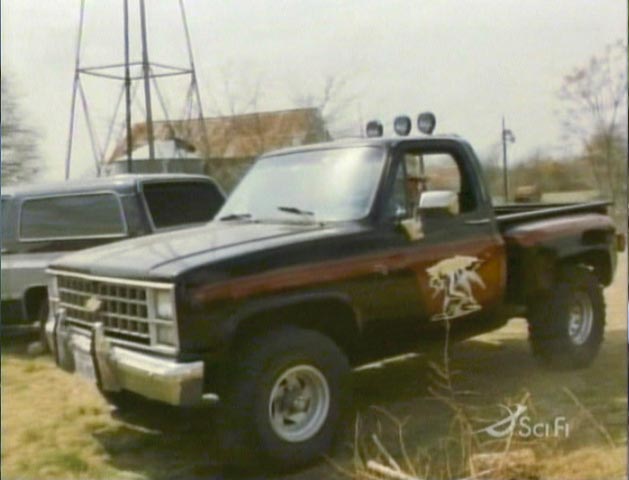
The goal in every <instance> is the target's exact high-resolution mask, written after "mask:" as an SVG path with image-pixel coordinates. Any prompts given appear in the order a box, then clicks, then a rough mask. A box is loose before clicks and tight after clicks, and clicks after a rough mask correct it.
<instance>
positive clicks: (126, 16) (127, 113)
mask: <svg viewBox="0 0 629 480" xmlns="http://www.w3.org/2000/svg"><path fill="white" fill-rule="evenodd" d="M124 94H125V126H126V130H127V173H132V172H133V138H132V137H131V73H130V70H129V0H124Z"/></svg>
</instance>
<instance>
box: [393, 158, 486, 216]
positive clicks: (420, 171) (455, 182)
mask: <svg viewBox="0 0 629 480" xmlns="http://www.w3.org/2000/svg"><path fill="white" fill-rule="evenodd" d="M405 160H406V164H407V167H406V168H407V171H408V172H409V173H408V175H409V177H415V178H417V184H418V191H419V193H420V194H421V193H422V192H428V191H431V190H448V191H451V192H454V193H456V194H457V196H458V198H459V210H460V212H461V213H464V212H469V211H471V210H474V208H475V207H476V202H475V199H474V196H473V195H470V194H469V191H470V190H469V186H468V185H467V182H466V177H465V175H463V173H462V170H461V167H460V165H459V163H458V162H457V160H456V159H455V158H454V157H453V156H452V155H451V154H450V153H447V152H427V153H421V154H419V153H409V154H407V155H406V158H405Z"/></svg>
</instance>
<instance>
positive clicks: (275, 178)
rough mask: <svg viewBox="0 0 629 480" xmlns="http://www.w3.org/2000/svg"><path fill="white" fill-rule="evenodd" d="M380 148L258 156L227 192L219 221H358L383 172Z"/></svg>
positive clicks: (364, 212)
mask: <svg viewBox="0 0 629 480" xmlns="http://www.w3.org/2000/svg"><path fill="white" fill-rule="evenodd" d="M384 161H385V155H384V150H383V149H382V148H380V147H351V148H335V149H325V150H323V149H322V150H313V151H306V152H296V153H291V154H284V155H277V156H269V157H264V158H262V159H260V160H258V161H257V162H256V163H255V164H254V166H253V167H252V168H251V170H249V172H248V173H247V175H246V176H245V177H244V178H243V180H242V181H241V182H240V184H239V185H238V186H237V187H236V189H235V190H234V192H233V193H232V194H231V196H230V197H229V199H228V200H227V203H226V204H225V206H224V207H223V209H222V210H221V211H220V212H219V213H218V215H217V218H218V219H219V220H223V221H228V220H235V219H254V220H265V219H286V218H290V217H295V215H301V216H303V217H304V218H311V219H313V220H315V221H321V222H334V221H347V220H357V219H360V218H363V217H365V216H366V215H367V213H368V212H369V209H370V207H371V203H372V201H373V198H374V196H375V192H376V189H377V186H378V182H379V180H380V176H381V174H382V169H383V166H384Z"/></svg>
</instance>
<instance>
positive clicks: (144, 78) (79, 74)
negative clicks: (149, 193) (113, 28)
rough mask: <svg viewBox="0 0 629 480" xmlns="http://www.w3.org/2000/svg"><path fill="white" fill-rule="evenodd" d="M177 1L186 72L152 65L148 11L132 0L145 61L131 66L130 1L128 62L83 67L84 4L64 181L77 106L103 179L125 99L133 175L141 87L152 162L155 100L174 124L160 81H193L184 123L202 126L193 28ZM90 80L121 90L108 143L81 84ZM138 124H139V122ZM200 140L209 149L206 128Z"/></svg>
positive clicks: (141, 0)
mask: <svg viewBox="0 0 629 480" xmlns="http://www.w3.org/2000/svg"><path fill="white" fill-rule="evenodd" d="M177 1H178V8H179V12H180V15H181V22H182V24H183V32H184V35H185V43H186V48H187V54H188V55H187V58H188V65H187V66H185V67H181V66H174V65H166V64H163V63H157V62H153V61H150V60H149V48H148V33H147V22H146V8H145V2H144V0H132V2H133V3H137V5H138V7H139V20H140V35H141V47H142V54H141V59H139V60H131V59H130V52H129V30H130V29H129V3H130V2H129V0H122V8H123V21H124V61H123V62H121V63H114V64H107V65H96V66H89V67H83V66H82V63H81V50H82V41H83V29H84V18H85V3H86V2H85V0H81V6H80V15H79V28H78V33H77V40H76V56H75V69H74V82H73V86H72V101H71V107H70V125H69V133H68V143H67V154H66V159H65V178H66V179H68V178H69V177H70V167H71V163H72V152H73V142H74V137H75V134H76V132H75V126H76V113H77V100H78V101H79V102H80V108H81V109H82V111H83V116H84V120H85V126H86V127H87V132H88V136H89V142H90V146H91V150H92V154H93V156H94V162H95V167H96V172H97V175H99V176H100V174H101V171H102V168H103V165H104V163H105V159H106V154H107V151H108V149H109V145H110V142H111V140H112V136H113V134H114V129H115V126H116V124H117V119H118V116H119V112H120V107H121V105H122V103H123V99H124V113H125V115H124V130H123V131H124V133H122V132H120V133H121V134H122V135H124V136H126V166H127V171H128V172H133V170H134V169H133V149H134V146H133V135H132V121H134V119H133V118H132V102H133V100H134V99H135V95H136V93H137V90H138V87H139V86H140V85H142V87H143V91H144V115H142V118H141V120H142V121H145V122H146V134H147V143H148V152H149V153H148V157H149V158H148V160H149V161H151V160H155V148H154V140H155V137H154V132H153V98H152V96H153V95H155V96H156V98H157V100H158V103H159V106H160V107H161V110H162V115H163V116H164V120H165V121H166V122H167V123H170V121H171V118H170V115H169V113H168V109H167V105H166V102H165V101H164V96H163V95H162V92H161V90H160V85H159V79H162V78H164V77H173V76H185V77H188V78H189V82H188V88H187V91H186V93H185V99H184V118H182V120H184V121H185V120H192V119H193V118H198V120H199V122H200V123H199V125H203V109H202V105H201V96H200V93H199V87H198V83H197V76H196V72H195V65H194V57H193V54H192V47H191V42H190V32H189V29H188V22H187V19H186V12H185V8H184V4H183V0H177ZM85 76H92V77H99V78H102V79H107V80H111V81H112V82H116V83H118V85H119V93H118V97H117V101H116V102H115V110H114V113H113V116H112V117H111V122H110V124H109V127H108V130H107V134H106V135H105V136H104V139H103V138H99V136H98V135H97V132H96V129H95V128H94V122H93V120H92V116H91V113H90V104H89V101H88V96H87V95H86V92H85V89H84V87H83V83H82V79H83V78H84V77H85ZM135 121H137V119H135ZM200 130H201V134H202V136H203V137H204V138H203V141H204V143H205V144H206V145H208V141H207V133H206V132H205V128H201V129H200Z"/></svg>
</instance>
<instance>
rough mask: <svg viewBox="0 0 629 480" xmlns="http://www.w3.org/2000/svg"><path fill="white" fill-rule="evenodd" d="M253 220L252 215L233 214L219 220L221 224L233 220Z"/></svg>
mask: <svg viewBox="0 0 629 480" xmlns="http://www.w3.org/2000/svg"><path fill="white" fill-rule="evenodd" d="M248 218H251V214H250V213H232V214H229V215H225V216H224V217H221V218H219V220H220V221H221V222H230V221H233V220H246V219H248Z"/></svg>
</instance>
